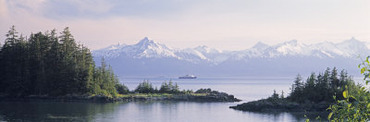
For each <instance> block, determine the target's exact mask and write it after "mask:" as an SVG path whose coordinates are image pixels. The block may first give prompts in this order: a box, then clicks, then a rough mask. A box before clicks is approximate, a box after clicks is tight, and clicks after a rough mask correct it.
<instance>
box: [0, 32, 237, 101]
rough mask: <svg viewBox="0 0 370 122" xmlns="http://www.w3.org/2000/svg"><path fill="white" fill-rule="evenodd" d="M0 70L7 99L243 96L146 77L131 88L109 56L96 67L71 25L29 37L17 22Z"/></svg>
mask: <svg viewBox="0 0 370 122" xmlns="http://www.w3.org/2000/svg"><path fill="white" fill-rule="evenodd" d="M0 74H1V75H0V98H1V99H0V100H6V101H24V100H26V101H27V100H48V101H98V102H114V101H137V100H177V101H201V102H235V101H240V100H238V99H236V98H234V96H233V95H229V94H226V93H223V92H218V91H213V90H211V89H199V90H197V91H196V92H193V91H192V90H182V91H180V89H179V86H177V84H174V83H172V82H171V81H170V82H168V83H167V82H164V83H163V84H162V86H161V87H160V89H156V88H153V86H152V84H151V83H150V82H149V81H144V82H143V83H141V84H139V85H138V86H137V88H136V89H135V90H132V91H130V90H129V89H128V88H127V87H126V86H125V85H124V84H121V83H120V82H119V80H118V78H117V76H116V75H115V74H114V72H113V70H112V67H111V66H109V65H107V64H105V62H104V59H103V61H102V63H101V64H100V66H99V67H97V66H96V64H95V62H94V61H93V57H92V55H91V51H90V50H89V49H88V48H87V47H85V46H83V45H81V44H78V43H76V40H75V39H74V37H73V36H72V34H71V32H70V30H69V28H68V27H66V28H65V29H64V30H63V31H62V32H60V33H59V34H58V32H57V31H56V30H55V29H54V30H51V31H46V32H44V33H43V32H38V33H32V34H31V35H30V36H28V37H25V36H23V35H21V34H19V33H18V32H17V31H16V29H15V27H14V26H12V27H11V28H10V30H9V31H8V33H7V34H6V39H5V42H4V44H0Z"/></svg>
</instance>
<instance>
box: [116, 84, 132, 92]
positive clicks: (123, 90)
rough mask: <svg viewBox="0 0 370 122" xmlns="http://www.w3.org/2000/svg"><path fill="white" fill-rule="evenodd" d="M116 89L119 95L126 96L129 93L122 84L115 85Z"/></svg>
mask: <svg viewBox="0 0 370 122" xmlns="http://www.w3.org/2000/svg"><path fill="white" fill-rule="evenodd" d="M116 89H117V92H118V93H119V94H127V93H129V92H130V91H129V89H128V88H127V86H125V85H123V84H119V83H118V84H116Z"/></svg>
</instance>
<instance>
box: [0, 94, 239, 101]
mask: <svg viewBox="0 0 370 122" xmlns="http://www.w3.org/2000/svg"><path fill="white" fill-rule="evenodd" d="M34 101H35V102H96V103H113V102H135V101H189V102H239V101H241V100H240V99H237V98H235V97H234V96H233V95H228V94H226V93H219V94H209V93H202V94H167V93H162V94H142V93H140V94H139V93H135V94H124V95H120V96H119V97H117V98H112V97H108V96H99V95H96V96H91V95H90V96H88V95H66V96H56V97H53V96H45V95H44V96H42V95H30V96H25V97H12V96H0V102H34Z"/></svg>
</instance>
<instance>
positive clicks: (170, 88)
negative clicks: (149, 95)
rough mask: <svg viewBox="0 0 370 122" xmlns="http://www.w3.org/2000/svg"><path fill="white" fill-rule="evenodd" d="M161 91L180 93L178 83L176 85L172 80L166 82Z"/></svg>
mask: <svg viewBox="0 0 370 122" xmlns="http://www.w3.org/2000/svg"><path fill="white" fill-rule="evenodd" d="M159 93H180V89H179V86H178V85H177V83H175V85H174V84H173V83H172V81H170V82H169V83H167V82H164V83H162V85H161V88H160V89H159Z"/></svg>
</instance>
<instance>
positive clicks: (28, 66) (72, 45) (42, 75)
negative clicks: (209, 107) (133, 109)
mask: <svg viewBox="0 0 370 122" xmlns="http://www.w3.org/2000/svg"><path fill="white" fill-rule="evenodd" d="M0 47H1V49H0V67H1V68H0V74H1V77H0V93H1V94H8V95H12V96H27V95H52V96H62V95H68V94H81V95H83V94H97V95H105V96H112V97H114V96H116V95H117V91H116V88H115V86H116V84H118V79H117V78H116V76H115V75H114V73H113V71H112V69H111V67H108V68H107V67H106V64H105V63H104V62H103V64H102V66H101V67H97V68H96V67H95V63H94V61H93V58H92V55H91V52H90V50H89V49H88V48H86V47H84V46H83V45H78V44H77V43H76V42H75V39H74V38H73V36H72V34H71V32H70V31H69V29H68V27H67V28H65V29H64V30H63V31H62V32H61V33H60V36H58V35H57V32H56V31H55V30H52V31H47V32H45V33H42V32H38V33H36V34H31V35H30V36H29V38H28V39H25V38H24V37H23V36H22V35H21V36H19V35H18V32H17V31H16V30H15V27H14V26H12V27H11V28H10V30H9V32H8V33H7V34H6V40H5V43H4V45H1V46H0Z"/></svg>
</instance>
